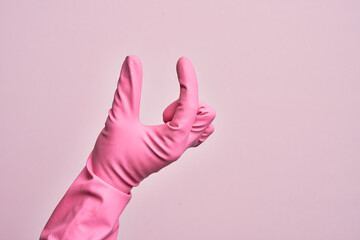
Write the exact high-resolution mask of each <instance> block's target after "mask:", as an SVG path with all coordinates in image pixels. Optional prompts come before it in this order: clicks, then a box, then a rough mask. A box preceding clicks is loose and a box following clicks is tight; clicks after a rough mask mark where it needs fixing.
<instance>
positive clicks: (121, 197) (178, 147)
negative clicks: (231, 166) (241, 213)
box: [40, 56, 215, 240]
mask: <svg viewBox="0 0 360 240" xmlns="http://www.w3.org/2000/svg"><path fill="white" fill-rule="evenodd" d="M176 70H177V73H178V78H179V82H180V97H179V99H178V100H176V101H174V102H173V103H172V104H170V105H169V106H168V107H167V108H166V109H165V111H164V113H163V120H164V124H161V125H155V126H146V125H143V124H141V123H140V121H139V106H140V92H141V81H142V66H141V62H140V60H139V58H138V57H136V56H128V57H127V58H126V59H125V61H124V64H123V66H122V69H121V73H120V78H119V81H118V87H117V90H116V92H115V97H114V101H113V104H112V108H111V109H110V110H109V115H108V118H107V120H106V123H105V127H104V129H103V130H102V131H101V133H100V135H99V137H98V139H97V141H96V143H95V147H94V149H93V151H92V152H91V154H90V156H89V158H88V160H87V162H86V166H85V167H84V169H83V170H82V171H81V172H80V174H79V175H78V177H77V178H76V179H75V181H74V182H73V183H72V184H71V186H70V188H69V189H68V191H67V192H66V193H65V195H64V197H63V198H62V199H61V201H60V202H59V204H58V205H57V206H56V208H55V210H54V212H53V213H52V215H51V217H50V218H49V220H48V222H47V223H46V225H45V227H44V229H43V231H42V233H41V236H40V239H48V240H49V239H51V240H55V239H71V240H72V239H77V240H84V239H107V240H115V239H116V237H117V232H118V228H119V216H120V214H121V212H122V211H123V210H124V208H125V206H126V205H127V203H128V202H129V201H130V199H131V192H130V190H131V188H132V187H134V186H137V185H138V184H139V183H140V182H141V181H142V180H143V179H144V178H146V177H147V176H149V175H150V174H151V173H154V172H157V171H159V170H160V169H161V168H163V167H165V166H166V165H168V164H170V163H171V162H173V161H175V160H176V159H178V158H179V157H180V155H181V154H182V153H183V152H184V151H185V150H186V149H187V148H188V147H195V146H198V145H199V144H201V143H202V142H203V141H205V139H206V138H207V137H208V136H209V135H210V134H211V133H212V132H213V131H214V126H213V125H212V124H211V122H212V120H213V119H214V117H215V112H214V110H212V109H211V108H210V107H209V106H207V105H206V104H204V103H202V102H199V101H198V89H197V80H196V75H195V70H194V68H193V66H192V64H191V63H190V61H189V60H188V59H187V58H185V57H182V58H180V59H179V61H178V63H177V66H176Z"/></svg>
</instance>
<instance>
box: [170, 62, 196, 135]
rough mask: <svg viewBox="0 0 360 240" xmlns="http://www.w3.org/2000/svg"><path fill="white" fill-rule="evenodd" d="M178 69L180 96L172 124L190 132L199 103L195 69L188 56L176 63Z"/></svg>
mask: <svg viewBox="0 0 360 240" xmlns="http://www.w3.org/2000/svg"><path fill="white" fill-rule="evenodd" d="M176 71H177V75H178V80H179V83H180V96H179V104H178V106H177V108H176V112H175V115H174V117H173V119H172V121H171V123H170V125H171V126H172V127H175V128H179V129H181V130H184V131H189V132H190V130H191V127H192V125H193V123H194V120H195V117H196V113H197V110H198V105H199V103H198V84H197V78H196V74H195V69H194V67H193V65H192V63H191V62H190V60H189V59H188V58H186V57H181V58H180V59H179V60H178V62H177V64H176Z"/></svg>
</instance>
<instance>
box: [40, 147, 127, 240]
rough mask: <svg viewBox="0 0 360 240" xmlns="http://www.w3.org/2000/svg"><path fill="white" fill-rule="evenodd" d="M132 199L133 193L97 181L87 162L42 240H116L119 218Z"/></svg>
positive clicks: (58, 206) (89, 162)
mask: <svg viewBox="0 0 360 240" xmlns="http://www.w3.org/2000/svg"><path fill="white" fill-rule="evenodd" d="M91 156H92V154H90V156H89V158H91ZM130 199H131V194H125V193H123V192H121V191H119V190H117V189H115V188H114V187H112V186H111V185H109V184H107V183H106V182H104V181H103V180H101V179H100V178H98V177H97V176H96V175H95V174H94V173H93V170H92V166H91V161H89V160H88V161H87V163H86V166H85V167H84V169H83V170H82V171H81V173H80V174H79V176H78V177H77V178H76V179H75V181H74V182H73V183H72V185H71V186H70V188H69V189H68V191H67V192H66V193H65V195H64V197H63V198H62V199H61V201H60V202H59V204H58V205H57V207H56V208H55V210H54V212H53V213H52V215H51V217H50V218H49V220H48V222H47V223H46V225H45V228H44V229H43V231H42V233H41V236H40V239H80V240H82V239H107V240H113V239H114V240H115V239H116V237H117V234H118V228H119V216H120V214H121V212H122V211H123V210H124V208H125V206H126V205H127V204H128V202H129V201H130Z"/></svg>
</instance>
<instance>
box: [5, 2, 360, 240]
mask: <svg viewBox="0 0 360 240" xmlns="http://www.w3.org/2000/svg"><path fill="white" fill-rule="evenodd" d="M359 12H360V4H359V1H356V0H352V1H351V0H349V1H346V0H345V1H344V0H337V1H334V0H322V1H319V0H312V1H303V0H298V1H285V0H282V1H280V0H274V1H259V0H251V1H250V0H249V1H241V0H238V1H235V0H226V1H224V0H221V1H220V0H216V1H215V0H214V1H210V0H207V1H205V0H204V1H194V0H192V1H190V0H186V1H184V0H182V1H166V0H158V1H145V0H143V1H130V0H129V1H115V0H113V1H89V0H86V1H85V0H83V1H44V0H43V1H38V0H37V1H25V0H23V1H11V0H6V1H5V0H2V1H1V2H0V35H1V42H0V43H1V44H0V107H1V117H0V121H1V124H0V133H1V134H0V144H1V151H0V159H1V168H0V171H1V172H0V173H1V174H0V176H1V181H0V182H1V183H0V184H1V185H0V187H1V189H2V191H1V192H2V193H1V198H0V201H1V204H0V208H1V214H0V221H1V222H0V224H1V233H0V238H1V239H37V238H38V237H39V235H40V232H41V230H42V228H43V227H44V225H45V223H46V221H47V219H48V218H49V216H50V214H51V212H52V211H53V210H54V208H55V206H56V205H57V203H58V202H59V200H60V199H61V197H62V196H63V195H64V193H65V191H66V190H67V189H68V187H69V186H70V184H71V183H72V182H73V181H74V179H75V178H76V176H77V175H78V174H79V172H80V170H81V169H82V168H83V166H84V165H85V162H86V159H87V157H88V155H89V153H90V151H91V149H92V147H93V145H94V143H95V140H96V137H97V135H98V134H99V132H100V130H101V129H102V127H103V125H104V122H105V119H106V116H107V111H108V109H109V107H110V106H111V101H112V98H113V93H114V91H115V87H116V81H117V78H118V76H119V72H120V67H121V64H122V61H123V60H124V58H125V57H126V56H127V55H138V56H139V57H140V59H141V60H142V63H143V67H144V81H143V91H142V105H141V119H142V121H143V122H144V123H146V124H157V123H160V122H161V114H162V111H163V109H164V108H165V107H166V106H167V105H168V104H169V103H170V102H171V101H173V100H174V99H175V98H177V96H178V92H179V87H178V83H177V80H176V72H175V64H176V61H177V59H178V58H179V57H180V56H187V57H188V58H189V59H190V60H191V61H192V62H193V64H194V66H195V69H196V71H197V76H198V81H199V91H200V98H201V100H203V101H205V102H207V103H208V104H209V105H210V106H212V107H213V108H214V109H215V110H216V112H217V118H216V120H215V121H214V123H215V128H216V129H215V133H214V135H213V136H211V137H210V139H208V141H207V142H206V143H204V144H203V145H201V146H200V147H199V148H197V149H191V150H190V151H187V152H186V153H185V154H184V155H183V157H182V158H181V159H180V160H179V161H177V162H176V163H174V164H172V165H170V166H169V167H168V168H166V169H164V170H162V171H161V172H159V173H157V174H155V175H152V176H151V177H150V178H148V179H146V180H145V181H144V182H143V183H142V184H141V185H140V186H139V187H138V188H136V189H134V190H133V199H132V200H131V201H130V203H129V205H128V206H127V207H126V209H125V211H124V212H123V214H122V216H121V218H120V232H119V238H118V239H128V240H130V239H172V240H183V239H207V240H219V239H230V240H232V239H246V240H275V239H276V240H280V239H284V240H289V239H291V240H304V239H306V240H312V239H313V240H321V239H326V240H335V239H339V240H344V239H346V240H356V239H360V186H359V185H360V124H359V123H360V44H359V43H360V15H359Z"/></svg>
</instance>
